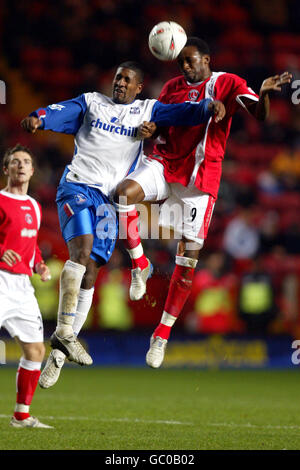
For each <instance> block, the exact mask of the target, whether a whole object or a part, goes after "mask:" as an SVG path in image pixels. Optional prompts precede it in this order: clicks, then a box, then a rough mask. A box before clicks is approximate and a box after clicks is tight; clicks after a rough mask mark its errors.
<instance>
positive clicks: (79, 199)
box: [74, 193, 86, 205]
mask: <svg viewBox="0 0 300 470" xmlns="http://www.w3.org/2000/svg"><path fill="white" fill-rule="evenodd" d="M74 199H75V201H76V204H78V205H80V204H84V203H85V201H86V196H85V195H84V194H81V193H79V194H75V196H74Z"/></svg>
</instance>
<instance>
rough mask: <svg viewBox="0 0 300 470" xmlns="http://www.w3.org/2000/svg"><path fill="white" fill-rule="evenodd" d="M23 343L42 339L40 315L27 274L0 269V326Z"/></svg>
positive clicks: (41, 340) (42, 330)
mask: <svg viewBox="0 0 300 470" xmlns="http://www.w3.org/2000/svg"><path fill="white" fill-rule="evenodd" d="M2 326H3V327H4V328H5V329H6V330H7V331H8V333H9V334H10V336H11V337H13V338H14V337H15V336H17V337H18V338H19V339H20V340H21V341H23V342H24V343H40V342H43V340H44V329H43V320H42V315H41V312H40V309H39V306H38V303H37V300H36V297H35V295H34V288H33V286H32V284H31V282H30V279H29V276H27V274H13V273H10V272H8V271H3V270H0V328H1V327H2Z"/></svg>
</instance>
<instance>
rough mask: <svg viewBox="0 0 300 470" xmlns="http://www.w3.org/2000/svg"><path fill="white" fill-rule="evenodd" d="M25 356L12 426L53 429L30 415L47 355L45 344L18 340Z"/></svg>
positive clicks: (18, 374) (22, 362) (20, 367)
mask: <svg viewBox="0 0 300 470" xmlns="http://www.w3.org/2000/svg"><path fill="white" fill-rule="evenodd" d="M16 339H17V342H18V343H19V345H20V346H21V348H22V352H23V356H22V357H21V359H20V363H19V368H18V372H17V380H16V384H17V399H16V406H15V411H14V415H13V417H12V419H11V421H10V425H11V426H12V427H14V428H26V427H34V428H48V429H50V428H52V426H48V425H46V424H43V423H41V422H40V421H39V420H38V419H37V418H35V417H34V416H31V415H30V413H29V409H30V405H31V402H32V399H33V396H34V392H35V390H36V387H37V383H38V380H39V376H40V373H41V365H42V361H43V358H44V355H45V346H44V343H40V342H39V343H24V342H22V341H20V340H19V339H18V338H16Z"/></svg>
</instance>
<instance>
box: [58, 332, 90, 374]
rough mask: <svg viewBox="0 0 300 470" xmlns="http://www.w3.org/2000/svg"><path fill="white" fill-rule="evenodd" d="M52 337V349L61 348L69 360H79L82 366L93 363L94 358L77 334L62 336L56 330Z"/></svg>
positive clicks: (78, 362)
mask: <svg viewBox="0 0 300 470" xmlns="http://www.w3.org/2000/svg"><path fill="white" fill-rule="evenodd" d="M50 339H51V347H52V349H59V350H60V351H61V352H63V353H64V354H65V355H66V356H67V358H68V359H69V361H74V362H77V364H80V365H81V366H90V365H91V364H93V359H92V358H91V356H90V355H89V354H88V353H87V352H86V350H85V349H84V347H83V346H82V344H81V343H80V342H79V341H78V339H77V337H76V335H74V334H72V335H69V336H66V337H64V338H62V337H61V336H58V334H57V333H56V332H54V333H53V335H52V336H51V338H50Z"/></svg>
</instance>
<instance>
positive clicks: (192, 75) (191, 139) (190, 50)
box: [115, 38, 291, 368]
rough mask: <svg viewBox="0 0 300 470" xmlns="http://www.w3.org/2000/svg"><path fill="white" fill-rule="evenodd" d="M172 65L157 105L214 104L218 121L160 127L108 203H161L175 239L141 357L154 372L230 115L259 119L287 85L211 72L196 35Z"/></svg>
mask: <svg viewBox="0 0 300 470" xmlns="http://www.w3.org/2000/svg"><path fill="white" fill-rule="evenodd" d="M178 65H179V68H180V71H181V73H182V75H180V76H178V77H176V78H174V79H171V80H169V81H168V82H167V83H166V84H165V85H164V87H163V89H162V91H161V94H160V96H159V100H160V101H161V102H163V103H183V102H186V101H189V102H197V101H199V100H202V99H203V98H212V99H217V100H221V101H222V102H223V103H224V104H225V108H226V116H225V118H224V119H223V120H222V121H221V122H217V121H216V120H215V119H213V118H211V119H210V120H209V121H208V122H207V123H204V124H200V125H199V126H195V127H192V128H188V127H186V126H184V127H179V128H175V127H164V128H160V129H159V142H160V143H158V144H157V145H155V147H154V150H153V153H152V155H150V156H149V157H148V158H147V160H146V162H145V165H143V166H141V167H140V168H138V169H137V170H136V171H135V172H133V173H132V174H130V176H128V177H127V178H126V179H125V181H124V182H122V183H121V184H120V185H119V187H118V188H117V191H116V195H115V201H116V203H118V202H119V200H120V198H121V197H123V198H124V197H126V198H127V204H128V206H127V207H126V205H120V206H119V210H120V211H121V212H122V213H123V214H126V213H130V212H132V207H134V206H132V205H134V204H136V203H139V202H141V201H153V200H164V199H166V201H165V202H164V203H163V204H162V206H161V211H160V225H162V226H167V227H168V226H169V227H172V228H173V229H174V231H175V232H177V233H178V234H179V236H180V237H181V241H180V242H179V243H178V248H177V256H176V261H175V263H176V266H175V270H174V272H173V275H172V278H171V282H170V288H169V291H168V296H167V300H166V303H165V307H164V311H163V314H162V317H161V321H160V323H159V325H158V327H157V328H156V329H155V331H154V333H153V335H152V337H151V340H150V349H149V351H148V353H147V356H146V362H147V364H148V365H149V366H151V367H154V368H157V367H160V365H161V364H162V362H163V359H164V352H165V348H166V345H167V341H168V339H169V335H170V332H171V328H172V326H173V325H174V323H175V321H176V319H177V318H178V316H179V314H180V312H181V311H182V309H183V306H184V304H185V302H186V300H187V298H188V296H189V294H190V292H191V287H192V279H193V274H194V270H195V268H196V265H197V261H198V256H199V251H200V249H201V248H202V246H203V244H204V240H205V238H206V235H207V231H208V228H209V225H210V221H211V217H212V213H213V209H214V205H215V202H216V198H217V194H218V189H219V184H220V178H221V171H222V160H223V158H224V152H225V146H226V141H227V138H228V135H229V131H230V126H231V120H232V116H233V114H234V113H235V112H236V111H237V110H238V109H239V108H241V107H242V108H244V109H245V110H246V111H248V112H249V113H251V114H252V115H253V116H254V117H255V118H256V119H258V120H261V121H263V120H265V119H266V118H267V116H268V114H269V92H270V91H273V90H275V91H280V90H281V86H282V85H283V84H285V83H289V82H290V80H291V75H290V74H289V73H288V72H285V73H283V74H282V75H280V76H279V75H276V76H274V77H270V78H267V79H266V80H264V82H263V83H262V86H261V89H260V92H259V95H257V94H256V93H255V92H254V91H253V90H252V89H251V88H249V87H248V85H247V83H246V81H245V80H243V79H242V78H240V77H239V76H237V75H234V74H231V73H225V72H212V71H211V69H210V51H209V47H208V45H207V44H206V42H204V41H203V40H201V39H199V38H188V40H187V42H186V45H185V47H184V48H183V49H182V51H181V53H180V55H179V56H178ZM152 129H155V126H153V125H152ZM176 205H177V206H179V207H181V210H180V211H177V212H175V213H173V220H170V213H171V212H172V208H174V207H175V206H176ZM132 223H133V221H132ZM136 223H137V219H136ZM127 238H128V240H127V243H131V244H132V245H133V246H138V245H139V244H140V239H139V238H138V237H135V238H134V240H131V234H130V233H129V232H128V236H127Z"/></svg>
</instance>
